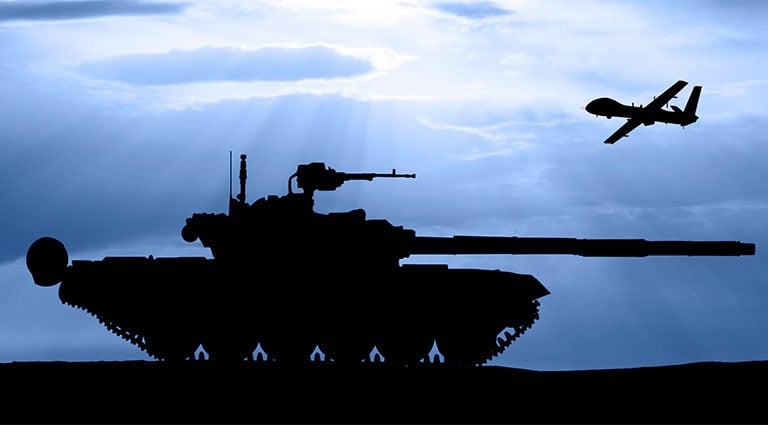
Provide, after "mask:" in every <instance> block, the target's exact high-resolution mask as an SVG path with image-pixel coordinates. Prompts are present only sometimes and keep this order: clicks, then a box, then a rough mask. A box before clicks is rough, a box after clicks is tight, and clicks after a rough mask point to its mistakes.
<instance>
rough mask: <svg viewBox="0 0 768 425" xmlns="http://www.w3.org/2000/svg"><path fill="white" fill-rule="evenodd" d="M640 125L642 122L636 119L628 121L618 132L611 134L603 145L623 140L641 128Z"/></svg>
mask: <svg viewBox="0 0 768 425" xmlns="http://www.w3.org/2000/svg"><path fill="white" fill-rule="evenodd" d="M640 124H642V121H641V120H639V119H635V118H630V119H628V120H627V122H625V123H624V124H623V125H622V126H621V127H619V129H618V130H616V131H615V132H613V134H611V135H610V136H609V137H608V138H607V139H605V142H603V143H610V144H614V143H616V142H618V141H619V140H621V138H622V137H624V136H626V135H627V134H629V132H630V131H632V130H634V129H636V128H637V126H639V125H640Z"/></svg>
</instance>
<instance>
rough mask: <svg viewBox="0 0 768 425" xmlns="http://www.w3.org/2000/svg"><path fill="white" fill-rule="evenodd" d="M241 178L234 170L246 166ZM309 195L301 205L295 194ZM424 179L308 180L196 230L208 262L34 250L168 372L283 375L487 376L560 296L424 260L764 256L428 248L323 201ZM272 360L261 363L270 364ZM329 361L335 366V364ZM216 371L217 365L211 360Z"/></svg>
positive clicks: (638, 243) (590, 247)
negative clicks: (195, 368) (258, 368)
mask: <svg viewBox="0 0 768 425" xmlns="http://www.w3.org/2000/svg"><path fill="white" fill-rule="evenodd" d="M230 168H231V165H230ZM294 178H295V185H296V186H297V187H298V188H299V189H302V191H301V192H294V190H293V185H294V182H293V180H294ZM374 178H415V174H397V173H396V171H395V170H394V169H393V170H392V172H391V173H345V172H337V171H335V170H334V169H332V168H330V167H327V166H326V165H325V164H324V163H320V162H313V163H308V164H302V165H299V166H298V168H297V170H296V172H295V173H294V174H293V175H291V176H290V177H289V178H288V193H287V194H286V195H283V196H277V195H269V196H267V197H264V198H260V199H258V200H256V201H255V202H253V203H250V204H249V203H248V202H246V197H245V182H246V156H245V155H241V157H240V176H239V179H240V193H239V194H238V195H237V197H236V198H233V197H232V193H231V192H232V190H231V187H230V201H229V212H228V213H227V214H225V213H195V214H193V215H192V217H190V218H187V219H186V224H185V225H184V226H183V228H182V230H181V236H182V238H183V239H184V240H185V241H187V242H196V241H198V240H199V241H200V243H202V245H203V246H204V247H207V248H209V249H210V251H211V254H212V257H213V258H206V257H166V258H154V257H153V256H151V255H150V256H148V257H104V258H103V259H102V260H98V261H87V260H72V261H71V264H69V258H68V254H67V251H66V249H65V247H64V245H63V244H62V243H61V242H60V241H58V240H56V239H54V238H50V237H42V238H40V239H38V240H36V241H35V242H33V243H32V244H31V245H30V247H29V250H28V252H27V267H28V269H29V271H30V272H31V274H32V277H33V280H34V282H35V283H36V284H38V285H41V286H54V285H56V284H58V283H59V282H60V283H61V284H60V285H59V298H60V299H61V301H62V302H63V303H65V304H67V305H70V306H73V307H76V308H79V309H83V310H85V311H86V312H88V313H90V314H92V315H93V316H95V317H96V318H98V320H99V322H101V323H102V324H103V325H104V326H105V327H106V328H107V329H109V330H110V331H112V332H113V333H115V334H117V335H119V336H120V337H122V338H124V339H125V340H127V341H129V342H130V343H132V344H134V345H136V346H138V347H140V348H141V349H142V350H144V351H145V352H146V353H147V354H148V355H150V356H152V357H154V358H155V359H158V360H185V359H195V353H196V352H198V349H199V348H200V347H202V348H203V349H204V350H205V352H206V353H207V354H208V359H209V360H219V361H235V362H236V361H243V360H254V355H255V360H259V361H270V362H277V364H291V365H295V364H302V363H314V362H317V363H321V362H322V363H329V362H332V363H334V364H359V363H361V362H368V361H378V362H381V363H382V364H384V365H393V366H410V365H417V364H419V363H429V362H430V361H431V359H430V358H429V356H430V354H429V353H430V352H431V350H432V349H433V346H434V345H435V344H436V346H437V348H438V350H439V352H440V354H442V356H443V361H444V363H445V364H447V365H459V366H476V365H482V364H484V363H486V362H487V361H489V360H491V359H492V358H493V357H494V356H496V355H498V354H500V353H501V352H503V351H504V350H505V349H506V348H507V347H508V346H509V345H510V344H511V343H512V342H513V341H515V340H516V339H517V338H518V337H520V336H521V335H522V334H523V333H524V332H525V331H526V330H528V329H530V328H531V326H532V325H533V324H534V322H535V321H536V320H537V319H538V318H539V307H540V302H539V299H540V298H542V297H544V296H546V295H548V294H549V291H548V290H547V289H546V288H545V287H544V286H543V285H542V284H541V282H539V281H538V280H537V279H536V278H535V277H533V276H531V275H529V274H519V273H514V272H510V271H501V270H498V269H496V270H486V269H462V268H450V267H448V266H447V265H436V264H401V260H402V259H404V258H407V257H409V256H412V255H421V254H453V255H461V254H479V255H483V254H572V255H580V256H585V257H603V256H606V257H616V256H619V257H625V256H629V257H644V256H649V255H680V256H739V255H754V253H755V245H754V244H751V243H741V242H737V241H647V240H644V239H575V238H549V237H546V238H542V237H514V236H512V237H505V236H453V237H429V236H417V235H416V232H415V231H414V230H412V229H406V228H403V227H402V226H395V225H392V224H391V223H390V222H389V221H387V220H384V219H368V218H366V213H365V211H364V210H363V209H354V210H351V211H345V212H331V213H327V214H325V213H318V212H316V211H314V210H313V206H314V199H313V195H314V193H315V191H333V190H335V189H337V188H339V187H340V186H341V185H342V184H344V183H345V182H348V181H351V180H363V181H371V180H373V179H374ZM259 348H260V350H259ZM320 353H322V354H320ZM199 357H202V356H199Z"/></svg>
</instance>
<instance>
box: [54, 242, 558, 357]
mask: <svg viewBox="0 0 768 425" xmlns="http://www.w3.org/2000/svg"><path fill="white" fill-rule="evenodd" d="M363 282H364V283H365V284H361V283H363ZM297 294H301V296H297ZM548 294H549V291H548V290H547V289H546V288H545V287H544V286H543V285H542V284H541V283H540V282H539V281H538V280H537V279H536V278H534V277H533V276H531V275H526V274H518V273H513V272H508V271H500V270H480V269H454V268H449V267H447V266H445V265H416V264H407V265H402V266H399V267H397V268H395V269H392V270H387V271H377V272H376V273H374V274H366V272H365V271H363V270H355V269H354V268H353V269H350V271H348V272H344V273H341V272H338V271H337V272H335V273H327V274H325V275H320V276H318V275H316V277H315V280H313V281H312V282H307V281H305V280H302V279H297V276H296V275H295V272H294V273H291V272H288V271H286V272H285V273H284V274H282V275H276V276H269V277H267V276H260V275H257V274H254V275H251V276H248V275H246V274H244V273H241V272H238V271H237V270H233V269H231V268H228V267H222V266H221V264H220V263H219V262H217V260H215V259H207V258H197V257H194V258H193V257H189V258H184V257H176V258H152V257H111V258H110V257H107V258H104V259H103V260H100V261H73V262H72V265H71V266H69V267H68V268H67V270H66V273H65V275H64V277H63V278H62V281H61V285H60V287H59V297H60V299H61V301H62V302H63V303H65V304H68V305H71V306H73V307H77V308H80V309H83V310H85V311H87V312H89V313H90V314H92V315H93V316H95V317H96V318H97V319H98V320H99V321H100V322H101V323H102V324H103V325H104V326H105V327H106V328H107V329H109V330H110V331H112V332H114V333H115V334H117V335H119V336H120V337H122V338H124V339H125V340H127V341H128V342H130V343H132V344H134V345H136V346H138V347H140V348H141V349H142V350H144V351H145V352H146V353H147V354H148V355H150V356H152V357H154V358H156V359H159V360H184V359H195V358H199V356H200V355H201V351H200V349H201V348H202V351H205V353H206V354H207V356H208V358H210V359H214V360H229V361H242V360H247V359H255V360H265V361H275V362H281V363H290V364H299V363H309V362H312V361H323V362H333V363H339V364H347V363H359V362H364V361H381V362H383V363H384V364H392V365H400V366H402V365H409V364H417V363H421V362H425V361H426V362H429V361H430V360H434V358H432V359H430V358H429V357H430V353H432V355H434V354H435V351H433V349H434V348H435V346H436V348H437V351H438V352H439V353H440V354H439V356H440V357H441V360H442V361H444V362H445V363H453V364H457V365H477V364H483V363H485V362H487V361H488V360H490V359H492V358H493V357H495V356H496V355H498V354H500V353H501V352H503V351H504V349H505V348H506V347H507V346H508V345H509V344H510V343H511V342H512V341H514V340H515V339H516V338H517V337H518V336H520V335H521V334H522V333H523V332H525V331H526V330H527V329H529V328H530V327H531V326H532V325H533V323H534V321H535V320H537V319H538V308H539V302H538V299H539V298H541V297H543V296H546V295H548ZM204 356H205V355H203V357H204Z"/></svg>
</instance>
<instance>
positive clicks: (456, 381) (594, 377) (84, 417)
mask: <svg viewBox="0 0 768 425" xmlns="http://www.w3.org/2000/svg"><path fill="white" fill-rule="evenodd" d="M766 378H768V361H765V362H764V361H756V362H735V363H720V362H705V363H692V364H684V365H674V366H661V367H644V368H631V369H606V370H587V371H554V372H553V371H542V372H540V371H532V370H525V369H514V368H503V367H490V366H484V367H477V368H450V369H446V368H438V367H417V368H403V369H394V370H393V369H385V368H380V367H363V368H332V367H313V368H294V369H292V368H279V367H270V366H265V364H259V363H253V362H251V363H245V364H239V365H238V366H236V367H235V366H224V365H222V364H220V363H216V362H196V361H186V362H181V363H178V364H173V363H168V362H145V361H125V362H84V363H79V362H30V363H26V362H15V363H6V364H0V382H2V384H3V388H4V390H5V391H4V396H3V403H2V409H1V410H2V418H3V421H4V422H16V423H20V422H24V423H766V422H768V411H766V407H765V401H764V398H765V395H764V391H763V388H764V386H765V382H766V381H767V379H766Z"/></svg>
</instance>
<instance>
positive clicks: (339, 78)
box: [0, 0, 768, 369]
mask: <svg viewBox="0 0 768 425" xmlns="http://www.w3.org/2000/svg"><path fill="white" fill-rule="evenodd" d="M765 10H766V3H764V2H757V1H755V2H750V1H741V2H716V1H682V2H661V1H649V2H631V1H617V2H599V1H588V0H582V1H555V0H553V1H546V2H541V1H533V0H531V1H527V0H520V1H516V0H509V1H479V2H459V1H426V0H425V1H416V0H404V1H375V2H361V1H354V0H347V1H342V0H338V1H314V0H284V1H269V0H264V1H240V0H223V1H217V2H204V1H192V0H190V1H184V2H170V1H109V0H103V1H98V0H93V1H45V2H43V1H2V2H0V71H2V75H3V79H2V80H0V95H2V97H1V98H2V99H3V100H2V101H0V140H2V144H0V146H2V153H3V155H0V196H2V199H3V204H4V212H3V213H4V215H3V220H4V228H5V229H6V233H5V234H4V237H3V240H4V244H3V245H0V281H2V283H3V284H4V285H5V291H6V292H5V293H4V294H3V295H4V296H5V298H3V299H4V300H5V301H4V302H6V306H7V307H8V306H13V305H26V304H25V303H28V302H32V303H37V304H34V305H36V306H40V307H39V309H42V310H44V309H45V307H44V304H45V303H46V301H45V300H44V298H45V296H46V295H47V300H48V301H47V302H49V303H51V304H54V305H55V304H57V303H58V300H57V299H56V294H55V291H46V288H37V287H32V288H31V289H26V290H21V289H18V288H17V286H18V285H31V280H30V279H29V277H28V276H26V275H25V273H24V271H23V261H22V260H20V259H21V258H22V257H23V256H24V253H25V251H26V249H27V247H28V246H29V244H30V243H31V242H32V241H33V240H35V239H36V238H37V237H40V236H43V235H50V236H54V237H57V238H60V239H61V240H62V241H63V242H64V243H65V245H66V246H67V247H68V249H69V250H70V252H71V253H72V257H73V258H75V257H78V256H83V255H93V256H94V258H99V257H100V256H103V255H107V254H106V253H105V252H107V251H109V252H112V253H113V255H120V254H119V253H120V252H125V253H126V254H125V255H131V254H130V253H129V252H137V253H138V255H145V254H146V255H148V254H150V253H152V252H156V251H157V249H158V247H163V246H168V245H167V244H168V242H167V241H169V240H173V241H179V240H180V237H179V229H180V227H181V225H182V224H183V223H184V218H186V217H189V216H190V215H191V214H192V213H194V212H223V211H226V202H227V200H228V197H227V195H228V193H227V192H228V184H229V175H228V163H227V161H228V153H229V151H233V152H235V154H239V153H247V154H248V155H249V181H248V187H249V189H248V198H249V199H250V200H254V199H256V198H257V197H261V196H265V195H267V194H278V195H282V194H284V193H285V190H286V182H287V178H288V176H289V175H290V174H291V173H292V172H293V171H294V170H295V167H296V165H297V164H299V163H303V162H310V161H325V162H326V163H327V164H328V165H329V166H332V167H333V168H335V169H337V170H340V171H350V172H362V171H375V172H382V171H384V172H386V171H387V170H391V169H392V168H395V167H396V168H397V169H398V170H399V171H401V172H407V173H411V172H413V173H416V174H417V176H418V178H417V179H414V180H413V181H391V182H390V181H385V182H378V181H376V182H373V183H367V182H366V183H359V184H349V185H345V186H344V188H342V189H340V190H339V191H338V192H337V193H324V194H322V196H318V197H317V198H318V199H317V209H318V210H319V211H321V212H323V211H329V210H348V209H351V208H359V207H364V208H365V209H366V210H367V211H368V216H369V217H370V218H387V219H389V220H390V221H391V222H393V223H394V224H397V225H404V226H406V227H408V228H413V229H415V230H416V231H417V233H418V234H424V235H428V234H439V235H452V234H494V235H521V236H571V237H601V238H602V237H605V238H615V237H618V238H625V237H626V238H648V239H686V240H688V239H694V240H742V241H748V242H755V243H757V245H758V255H757V256H754V257H741V258H725V259H712V258H674V259H658V260H657V259H639V260H636V261H632V262H628V261H615V260H608V259H599V260H598V259H587V260H585V259H582V258H573V259H572V258H567V259H562V258H550V257H547V258H542V257H523V258H520V257H515V258H499V257H498V256H491V257H482V258H477V257H473V258H471V259H465V258H451V259H449V260H450V261H451V262H452V263H451V264H458V265H469V264H477V265H479V266H482V267H489V268H503V269H508V270H513V271H517V272H524V273H531V274H534V275H535V276H536V277H537V278H539V279H540V280H541V281H542V282H543V283H544V285H545V286H547V288H549V290H550V291H551V292H552V295H551V296H548V297H546V298H545V299H543V300H542V313H541V316H542V317H541V319H540V320H539V322H538V323H537V324H536V325H535V326H534V328H533V329H531V330H529V331H528V332H527V333H526V335H525V336H524V337H523V338H521V340H520V341H519V342H516V343H515V344H513V347H510V349H509V354H505V355H504V357H503V358H502V359H499V361H501V362H503V363H504V364H509V365H515V366H520V367H525V366H535V367H538V368H544V369H546V368H550V369H558V368H585V367H593V366H597V367H599V366H600V365H606V366H630V365H643V364H655V363H665V362H677V361H680V362H682V361H687V360H698V359H704V360H720V359H723V360H734V359H754V358H768V344H766V343H764V342H763V335H765V333H766V332H768V320H766V318H765V317H764V316H765V313H764V312H763V310H764V309H763V308H762V307H760V305H761V304H760V301H763V300H766V299H768V292H766V289H765V288H763V287H762V286H763V283H764V276H766V275H768V270H765V268H766V267H768V265H766V264H765V262H764V261H761V258H760V256H759V254H760V252H761V246H763V244H764V243H765V242H768V232H767V229H768V228H767V227H766V224H767V223H766V220H765V217H766V210H768V192H766V190H765V188H764V185H763V183H762V182H764V181H766V180H767V179H768V168H766V167H765V165H764V162H765V158H766V157H768V144H766V143H765V132H766V131H765V128H766V125H768V119H767V118H768V117H766V111H768V105H766V102H767V101H766V99H768V96H767V95H768V79H766V77H765V69H766V66H767V65H768V56H767V55H766V54H765V47H766V45H767V44H768V35H766V34H768V32H767V31H765V30H766V25H768V24H766V22H765V19H762V18H763V16H765ZM679 79H683V80H686V81H688V82H689V86H687V87H686V88H685V89H683V90H682V91H681V92H680V93H679V95H678V99H675V100H674V101H673V102H671V103H672V104H676V105H684V103H685V101H686V99H687V97H688V94H689V93H690V88H691V87H692V86H694V85H701V86H703V91H702V96H701V101H700V105H699V108H698V111H697V114H698V115H699V117H700V119H699V121H698V122H696V123H695V124H693V125H690V126H688V127H686V128H684V129H681V128H680V127H679V126H675V125H664V124H656V125H653V126H647V127H646V126H641V127H639V128H638V129H636V130H635V131H634V132H633V133H632V134H631V135H630V137H629V138H626V139H624V140H622V141H621V142H619V143H617V144H616V145H611V146H608V145H604V144H603V143H602V140H604V139H605V137H607V136H608V135H609V134H611V133H612V132H613V131H614V130H615V129H616V128H618V126H619V125H621V123H622V120H619V119H610V120H608V119H605V118H602V117H594V116H591V115H589V114H588V113H586V111H585V110H584V109H583V107H584V106H585V105H586V104H587V103H588V102H589V101H590V100H592V99H594V98H597V97H612V98H614V99H616V100H618V101H620V102H623V103H627V104H629V103H632V102H634V103H635V104H646V103H647V102H649V101H650V100H651V99H653V96H655V95H657V94H659V93H661V92H662V91H663V90H664V89H666V88H667V87H669V86H670V85H671V84H672V83H673V82H675V81H676V80H679ZM409 180H410V179H409ZM159 241H164V242H159ZM170 246H172V249H171V248H169V249H168V250H165V251H163V252H166V253H167V255H186V254H185V252H186V251H185V250H184V249H183V248H182V246H186V245H185V244H184V243H183V242H180V244H179V245H175V244H173V243H171V245H170ZM143 248H145V249H143ZM142 252H145V254H142ZM102 253H103V254H102ZM174 253H178V254H174ZM593 260H594V261H593ZM409 261H418V259H413V258H412V259H409ZM443 261H446V260H445V259H443ZM11 287H13V288H11ZM38 294H39V296H40V297H41V298H40V299H37V300H36V301H30V298H29V297H37V296H38ZM693 294H695V299H692V298H691V297H692V296H693ZM635 300H638V301H635ZM723 300H728V301H727V303H724V302H723ZM19 308H20V307H19ZM19 308H11V307H8V308H6V309H5V310H4V312H3V313H2V314H1V315H0V320H2V321H3V324H0V332H1V333H0V340H2V341H16V342H14V343H12V344H11V345H13V344H18V347H15V346H14V347H12V348H9V349H5V351H2V350H3V349H2V348H0V360H9V361H10V360H13V359H22V357H23V358H27V357H28V358H41V357H45V355H43V354H40V353H41V351H40V350H43V351H44V352H46V353H56V352H57V351H56V350H57V349H56V347H57V346H58V344H60V343H62V344H63V342H62V341H64V340H66V341H81V342H82V344H83V346H86V347H89V348H88V349H89V350H93V351H92V352H93V357H94V358H99V357H103V356H107V354H105V353H108V352H109V353H113V354H110V355H115V356H120V355H121V354H114V353H125V352H124V351H122V348H121V347H122V345H121V344H125V343H124V342H123V341H121V340H119V339H117V338H114V339H116V341H113V340H112V339H110V337H112V336H111V335H109V333H108V332H107V331H106V330H103V333H105V334H107V338H106V339H100V338H99V336H98V335H99V332H98V331H96V329H98V330H102V329H100V328H99V327H98V326H94V327H93V329H91V328H89V329H90V330H88V331H87V334H88V336H87V337H84V336H82V335H84V334H83V333H82V332H81V331H82V329H83V328H82V327H81V326H86V325H82V323H81V321H80V320H79V319H73V322H71V323H72V324H71V326H70V327H64V328H62V329H58V328H56V329H54V328H55V327H56V326H59V324H60V323H64V322H62V321H59V316H57V315H58V314H72V315H74V316H76V315H77V314H79V313H81V312H79V311H76V310H74V309H72V311H71V312H69V313H66V312H65V311H66V309H65V310H64V312H57V313H51V314H52V316H51V320H52V321H55V322H56V323H57V324H56V325H45V323H46V320H45V319H44V318H43V316H40V317H38V319H39V320H38V319H36V320H38V321H35V322H34V326H31V325H30V326H27V325H25V322H24V321H19V320H18V319H17V315H18V314H22V313H20V312H19ZM51 308H52V309H55V308H58V307H51ZM712 312H716V313H712ZM713 317H719V318H721V319H722V320H721V321H717V320H715V319H713ZM674 320H677V322H674V323H673V321H674ZM67 323H69V322H67ZM46 326H53V327H54V328H50V329H47V330H44V328H45V327H46ZM61 326H63V325H61ZM87 326H91V325H87ZM712 330H714V331H715V332H719V334H720V335H727V338H726V339H725V340H723V344H722V345H719V344H717V342H716V341H715V340H713V339H712V338H711V337H709V336H708V335H706V332H707V331H712ZM49 332H50V334H51V335H54V336H51V335H49ZM68 332H69V333H68ZM91 332H92V333H91ZM20 335H24V337H23V338H22V337H20ZM64 335H69V337H70V338H65V336H64ZM31 339H37V341H38V342H36V343H35V344H37V345H35V344H31V345H24V344H26V343H25V342H24V341H27V342H28V341H30V340H31ZM46 341H47V342H46ZM46 344H47V345H46ZM94 347H100V348H98V349H96V348H94ZM129 349H130V347H129ZM115 350H117V351H115ZM19 353H25V354H23V355H22V354H19ZM139 354H141V353H139ZM72 356H74V355H72ZM74 357H76V356H74Z"/></svg>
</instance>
